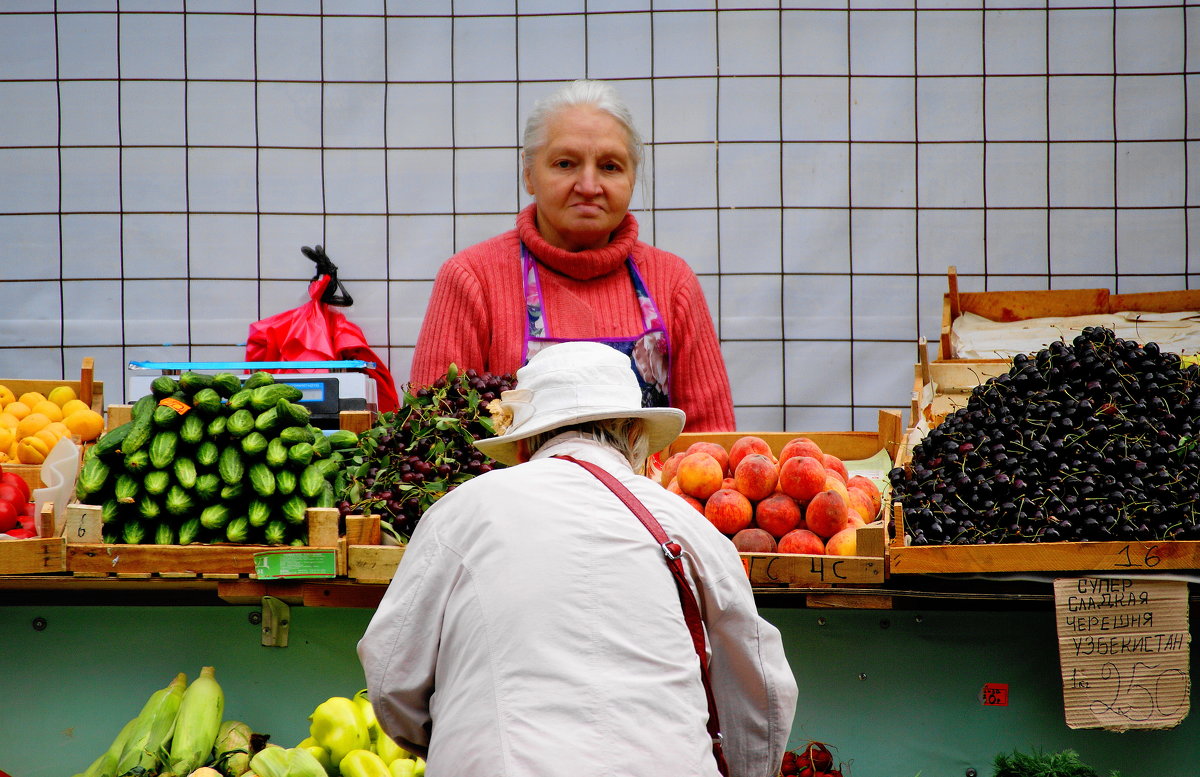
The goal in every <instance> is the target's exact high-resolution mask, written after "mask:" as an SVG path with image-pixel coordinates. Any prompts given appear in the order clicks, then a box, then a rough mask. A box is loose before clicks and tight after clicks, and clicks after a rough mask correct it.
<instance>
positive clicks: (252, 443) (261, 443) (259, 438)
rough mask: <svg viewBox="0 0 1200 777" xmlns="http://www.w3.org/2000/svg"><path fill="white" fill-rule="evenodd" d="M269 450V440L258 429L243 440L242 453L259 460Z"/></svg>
mask: <svg viewBox="0 0 1200 777" xmlns="http://www.w3.org/2000/svg"><path fill="white" fill-rule="evenodd" d="M266 450H267V438H266V437H264V436H263V433H262V432H260V431H258V430H257V429H256V430H254V431H253V432H250V434H248V435H246V436H245V437H243V438H242V453H244V454H246V455H247V456H250V457H253V458H258V456H259V455H261V454H262V453H263V452H265V451H266Z"/></svg>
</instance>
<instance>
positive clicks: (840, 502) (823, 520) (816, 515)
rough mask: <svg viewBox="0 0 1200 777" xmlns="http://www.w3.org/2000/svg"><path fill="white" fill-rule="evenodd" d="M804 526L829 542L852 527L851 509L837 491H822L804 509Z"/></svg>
mask: <svg viewBox="0 0 1200 777" xmlns="http://www.w3.org/2000/svg"><path fill="white" fill-rule="evenodd" d="M804 524H805V525H806V526H807V527H808V528H809V530H811V531H812V532H814V533H815V534H817V535H818V536H819V537H822V538H823V539H826V540H828V539H829V538H830V537H832V536H833V535H835V534H837V533H838V532H840V531H841V530H842V529H845V528H846V527H847V526H849V525H850V507H849V506H848V505H847V504H846V500H845V498H844V497H843V496H842V495H841V494H839V493H838V492H837V491H834V490H833V489H829V490H827V491H822V492H821V493H819V494H817V495H816V496H814V497H813V498H812V501H811V502H809V503H808V506H807V507H806V508H805V509H804Z"/></svg>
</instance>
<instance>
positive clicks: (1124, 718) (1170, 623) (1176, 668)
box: [1054, 577, 1191, 731]
mask: <svg viewBox="0 0 1200 777" xmlns="http://www.w3.org/2000/svg"><path fill="white" fill-rule="evenodd" d="M1054 609H1055V620H1056V622H1057V629H1058V654H1059V663H1060V666H1061V670H1062V683H1063V705H1064V708H1065V711H1066V721H1067V725H1068V726H1070V727H1071V728H1103V729H1108V730H1110V731H1125V730H1128V729H1163V728H1171V727H1173V726H1175V725H1178V724H1179V722H1180V721H1182V720H1183V718H1184V717H1185V716H1186V715H1187V713H1188V709H1189V708H1190V706H1191V674H1190V665H1189V653H1190V648H1189V646H1190V644H1191V631H1190V628H1189V625H1188V588H1187V583H1186V582H1185V581H1181V580H1155V579H1151V578H1146V577H1141V578H1119V577H1083V578H1068V579H1060V580H1055V581H1054Z"/></svg>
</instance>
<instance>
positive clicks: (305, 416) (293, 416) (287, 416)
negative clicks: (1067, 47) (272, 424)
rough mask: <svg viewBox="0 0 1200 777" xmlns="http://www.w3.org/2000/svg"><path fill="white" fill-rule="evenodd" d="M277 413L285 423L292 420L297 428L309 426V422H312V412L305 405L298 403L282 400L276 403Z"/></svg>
mask: <svg viewBox="0 0 1200 777" xmlns="http://www.w3.org/2000/svg"><path fill="white" fill-rule="evenodd" d="M275 411H276V412H277V413H278V414H279V417H280V418H281V419H284V422H285V423H286V422H287V421H288V420H290V421H291V422H292V423H293V424H296V425H297V426H307V425H308V422H309V421H310V420H312V411H311V410H309V409H308V408H307V407H305V406H304V405H301V404H298V403H296V402H289V401H288V400H286V399H281V400H279V401H278V402H277V403H275Z"/></svg>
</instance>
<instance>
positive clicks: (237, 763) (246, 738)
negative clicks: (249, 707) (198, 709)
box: [213, 720, 254, 777]
mask: <svg viewBox="0 0 1200 777" xmlns="http://www.w3.org/2000/svg"><path fill="white" fill-rule="evenodd" d="M252 733H254V732H252V731H251V730H250V727H249V726H247V725H246V724H245V723H241V722H239V721H236V720H227V721H225V722H223V723H222V724H221V727H220V728H219V729H218V730H217V741H216V743H215V744H214V745H213V752H214V753H215V754H216V756H217V762H218V763H220V762H221V761H222V759H224V766H225V772H226V773H227V774H229V775H230V777H241V775H242V774H244V773H245V772H246V771H248V770H249V769H250V735H251V734H252Z"/></svg>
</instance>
